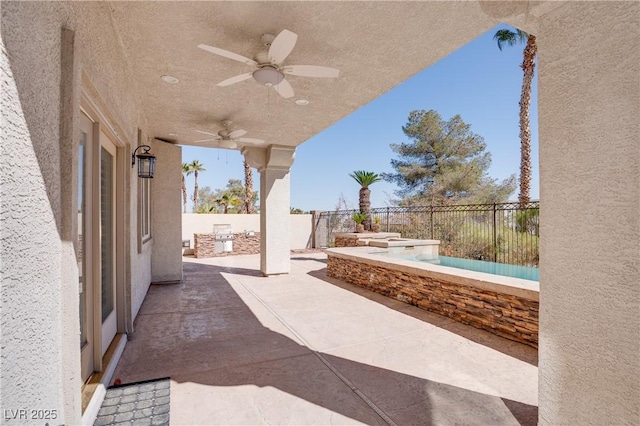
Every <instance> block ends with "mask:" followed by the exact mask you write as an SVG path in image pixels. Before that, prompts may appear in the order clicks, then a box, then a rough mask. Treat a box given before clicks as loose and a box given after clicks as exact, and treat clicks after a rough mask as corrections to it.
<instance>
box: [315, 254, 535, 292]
mask: <svg viewBox="0 0 640 426" xmlns="http://www.w3.org/2000/svg"><path fill="white" fill-rule="evenodd" d="M325 251H326V253H327V256H329V257H331V256H334V257H337V258H340V259H346V260H352V261H354V262H360V263H364V264H367V265H372V266H379V267H381V268H386V269H391V270H395V271H399V272H402V273H405V274H410V275H416V276H420V277H432V278H435V279H439V280H442V281H446V282H451V283H453V284H459V285H466V286H469V287H476V288H478V289H482V290H486V291H493V292H496V293H501V294H508V295H511V296H516V297H522V298H524V299H528V300H534V301H538V300H539V293H540V283H539V282H537V281H531V280H525V279H521V278H513V277H505V276H502V275H493V274H487V273H484V272H475V271H468V270H466V269H459V268H451V267H448V266H441V265H435V264H432V263H428V262H417V261H412V260H405V259H394V258H389V257H383V256H381V254H382V253H386V251H385V250H380V249H375V248H372V247H339V248H331V249H326V250H325Z"/></svg>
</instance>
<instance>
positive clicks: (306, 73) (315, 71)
mask: <svg viewBox="0 0 640 426" xmlns="http://www.w3.org/2000/svg"><path fill="white" fill-rule="evenodd" d="M282 72H284V73H285V74H291V75H297V76H300V77H327V78H335V77H338V76H339V75H340V70H337V69H335V68H329V67H321V66H318V65H287V66H286V67H284V68H282Z"/></svg>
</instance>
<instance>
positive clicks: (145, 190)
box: [141, 179, 150, 237]
mask: <svg viewBox="0 0 640 426" xmlns="http://www.w3.org/2000/svg"><path fill="white" fill-rule="evenodd" d="M141 180H142V236H143V237H146V236H148V235H149V198H150V197H149V195H150V194H149V180H148V179H141Z"/></svg>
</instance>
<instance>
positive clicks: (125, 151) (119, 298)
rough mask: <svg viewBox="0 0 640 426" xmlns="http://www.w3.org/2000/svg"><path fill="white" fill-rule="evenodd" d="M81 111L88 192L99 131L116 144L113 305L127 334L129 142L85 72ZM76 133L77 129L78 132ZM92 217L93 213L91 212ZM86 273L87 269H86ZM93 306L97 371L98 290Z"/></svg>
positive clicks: (95, 185) (95, 188)
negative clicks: (88, 150) (87, 125)
mask: <svg viewBox="0 0 640 426" xmlns="http://www.w3.org/2000/svg"><path fill="white" fill-rule="evenodd" d="M80 98H81V99H80V110H81V111H79V112H80V113H84V114H85V115H86V116H87V117H89V119H90V120H91V121H93V123H94V125H93V147H92V148H93V151H94V152H93V155H92V156H91V158H89V159H88V162H91V169H92V170H93V176H88V182H87V184H89V185H92V188H91V191H92V192H93V193H94V194H99V190H100V182H99V179H95V175H96V173H97V172H96V171H99V170H100V162H99V161H100V156H99V154H97V153H95V151H97V152H98V153H99V152H100V149H99V148H100V147H101V146H102V140H101V138H102V137H103V136H102V133H104V135H105V136H106V137H107V138H108V139H109V140H110V142H111V143H112V144H113V145H115V147H116V158H115V160H116V165H115V175H114V185H115V197H116V198H115V200H114V201H115V205H116V206H115V230H114V232H115V258H114V260H115V267H116V272H115V276H114V279H115V283H116V291H115V304H116V318H117V321H116V322H117V328H116V332H117V333H128V332H129V331H131V330H132V324H131V303H129V302H130V299H131V295H130V293H131V292H130V277H131V262H130V250H131V248H130V244H129V243H128V241H129V236H130V228H129V227H130V218H129V213H128V212H129V211H130V200H129V197H128V194H129V191H128V190H127V188H128V187H129V185H130V180H131V177H130V173H131V171H130V165H129V161H128V159H129V157H130V151H131V149H130V146H131V144H130V142H129V140H128V139H127V138H126V136H125V132H124V131H123V130H122V128H121V127H120V126H118V125H117V124H115V123H116V120H114V119H113V117H112V116H111V115H110V114H108V112H106V109H105V108H100V106H99V105H103V104H102V103H101V102H100V97H99V96H98V94H97V92H96V91H95V89H94V88H93V86H92V84H91V82H90V80H89V78H88V77H87V76H86V74H84V72H83V75H82V84H81V96H80ZM78 135H79V132H78ZM92 198H93V199H92V200H87V202H91V203H92V206H91V209H92V211H93V212H94V213H95V212H99V211H100V205H99V202H100V200H99V197H95V196H94V197H92ZM94 216H96V215H95V214H94ZM89 227H90V229H89V228H87V232H93V233H95V234H94V235H99V233H100V221H99V220H92V221H91V222H90V223H89ZM95 240H96V241H93V242H92V244H93V247H92V253H93V257H92V259H91V260H89V259H87V262H88V263H90V266H89V269H91V270H92V271H91V272H90V273H91V279H92V280H94V282H100V280H101V273H100V268H99V267H96V259H97V266H99V265H100V263H99V262H100V247H99V246H98V247H96V244H99V239H97V238H96V239H95ZM96 248H97V250H96ZM88 274H89V272H88ZM92 302H93V303H92V306H93V309H94V311H93V312H94V315H93V322H92V324H87V329H88V330H91V331H92V332H93V334H94V336H93V345H94V346H93V370H94V371H96V372H100V371H103V369H104V367H105V366H103V365H102V353H103V352H104V351H103V350H102V344H101V341H102V335H101V327H102V315H101V300H100V294H99V292H94V295H93V300H92Z"/></svg>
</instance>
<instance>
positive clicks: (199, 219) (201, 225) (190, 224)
mask: <svg viewBox="0 0 640 426" xmlns="http://www.w3.org/2000/svg"><path fill="white" fill-rule="evenodd" d="M289 218H290V220H291V238H290V240H291V249H292V250H295V249H304V248H309V247H311V215H310V214H292V215H289ZM223 223H228V224H231V229H233V231H234V232H243V231H245V230H247V231H255V232H258V231H260V215H259V214H192V213H187V214H183V215H182V239H183V240H189V241H190V244H191V248H193V234H196V233H197V234H206V233H209V232H213V225H214V224H223Z"/></svg>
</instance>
